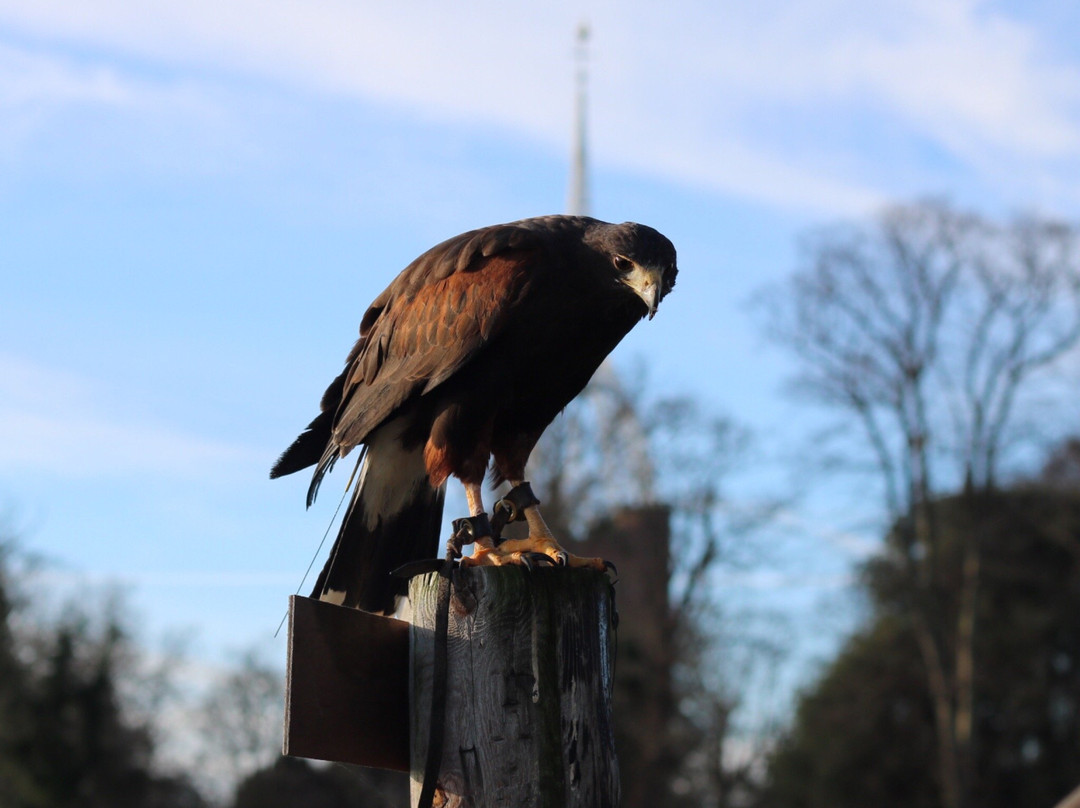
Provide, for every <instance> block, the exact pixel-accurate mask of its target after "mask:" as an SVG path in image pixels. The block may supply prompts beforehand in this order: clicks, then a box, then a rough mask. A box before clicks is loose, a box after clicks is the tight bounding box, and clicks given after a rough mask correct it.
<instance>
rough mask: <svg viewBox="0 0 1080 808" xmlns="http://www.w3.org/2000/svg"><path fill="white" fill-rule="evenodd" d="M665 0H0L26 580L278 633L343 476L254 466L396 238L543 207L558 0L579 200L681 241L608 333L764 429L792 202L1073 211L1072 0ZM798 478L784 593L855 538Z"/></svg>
mask: <svg viewBox="0 0 1080 808" xmlns="http://www.w3.org/2000/svg"><path fill="white" fill-rule="evenodd" d="M659 5H660V4H655V3H645V2H618V3H616V2H554V3H552V2H544V3H534V2H527V3H514V4H509V3H501V2H479V3H467V4H446V3H434V2H412V3H396V4H373V3H359V2H357V3H348V2H343V1H341V2H338V1H334V0H308V1H307V2H287V1H285V0H258V2H256V0H236V1H234V2H230V1H229V0H213V2H209V0H189V2H185V3H175V2H174V3H164V2H141V3H134V2H130V1H128V2H125V1H124V0H84V2H81V3H79V4H77V5H76V6H74V7H73V6H72V5H71V4H68V3H61V2H54V1H53V0H37V1H36V2H34V3H26V2H13V1H10V0H0V507H2V508H5V509H6V510H7V511H8V512H9V513H10V518H9V520H8V521H9V522H10V523H11V525H12V526H13V527H14V528H15V529H16V530H17V531H18V532H19V533H21V535H22V539H23V543H24V545H25V546H27V547H28V548H29V549H32V550H34V551H37V552H40V553H42V554H44V555H46V556H47V557H49V558H51V559H52V560H53V561H55V562H56V569H55V571H54V572H53V573H51V576H52V577H51V578H48V577H47V578H46V579H45V580H47V581H51V582H53V583H55V584H56V586H57V587H58V589H62V590H64V591H72V588H73V587H81V586H85V585H91V586H98V585H100V584H101V583H103V582H109V581H113V582H117V583H119V584H120V585H122V586H123V587H124V588H126V589H130V592H131V596H130V603H131V605H132V607H133V611H134V613H135V614H136V615H137V616H138V618H139V621H140V629H141V630H142V631H143V632H144V634H145V636H146V637H148V638H153V637H155V636H157V635H159V634H160V633H161V632H164V631H166V630H169V629H176V628H191V629H193V630H194V632H195V637H196V644H197V646H198V650H199V652H200V653H205V654H207V655H208V656H211V657H213V656H220V655H221V654H223V653H224V652H225V651H226V650H227V649H230V648H236V647H240V646H247V645H251V644H253V643H254V644H262V645H264V646H265V647H267V648H269V649H270V653H271V654H274V655H277V654H283V653H284V651H283V647H284V646H283V642H282V641H281V640H280V639H279V640H277V641H273V640H271V639H270V635H271V634H272V633H273V630H274V628H275V627H276V625H277V621H278V619H279V618H280V616H281V614H282V613H283V610H284V607H285V601H286V596H287V595H288V594H289V593H290V592H291V591H293V590H294V589H295V587H296V585H297V583H298V582H299V577H300V575H301V574H302V572H303V570H304V568H305V567H306V566H307V563H308V561H309V560H310V557H311V555H312V553H313V552H314V550H315V547H316V545H317V544H318V540H319V537H320V536H321V534H322V532H323V530H324V529H325V526H326V523H327V521H328V520H329V518H330V514H331V513H332V511H333V506H334V504H335V500H336V496H335V493H337V492H340V490H341V487H343V486H344V484H345V480H344V477H345V476H346V475H341V477H342V479H340V480H337V481H336V482H334V481H333V480H331V482H330V483H328V484H327V485H325V486H324V489H323V500H322V501H321V502H320V503H319V504H318V506H317V507H316V508H314V509H312V511H310V512H305V511H304V508H303V491H304V489H305V488H306V485H307V480H306V479H302V478H301V477H302V475H301V476H298V477H297V478H296V479H288V480H283V481H275V482H273V483H271V482H270V481H269V480H267V477H266V475H267V470H268V468H269V465H270V463H271V462H272V461H273V459H274V458H275V457H276V455H277V453H278V452H280V450H281V449H282V448H284V446H286V445H287V444H288V443H289V442H290V441H291V440H292V438H293V437H294V436H295V434H296V432H297V431H298V430H299V429H300V428H301V427H302V426H303V425H304V424H305V423H306V422H307V420H308V419H309V418H310V417H311V416H312V415H313V414H314V408H315V406H316V404H317V400H318V397H319V395H320V394H321V391H322V389H323V387H324V386H325V384H326V383H327V382H328V381H329V380H330V379H331V378H332V377H333V376H334V375H335V374H336V373H337V371H338V369H339V368H340V365H341V362H342V361H343V359H344V356H345V354H346V352H347V351H348V348H349V347H350V345H351V343H352V341H353V339H354V338H355V334H356V328H357V324H358V322H359V319H360V316H361V314H362V312H363V310H364V308H365V306H366V305H367V303H368V302H369V301H370V300H371V298H372V297H374V296H375V295H376V294H377V293H378V292H379V291H380V290H381V289H382V288H383V287H384V286H385V285H386V284H387V283H388V282H389V280H390V279H391V278H392V277H393V276H394V275H395V274H396V273H397V271H398V270H399V269H401V268H402V267H403V266H404V265H405V264H407V263H408V262H409V261H410V260H411V259H412V258H413V257H415V256H416V255H417V254H418V253H420V252H421V251H423V250H424V249H426V248H427V247H429V246H431V245H432V244H434V243H436V242H437V241H440V240H442V239H443V238H446V237H448V236H450V235H453V234H454V233H457V232H460V231H462V230H465V229H469V228H472V227H476V226H480V225H485V224H490V223H494V222H498V221H508V220H511V219H515V218H519V217H523V216H529V215H537V214H543V213H549V212H557V211H559V210H562V209H563V207H564V204H565V196H566V187H567V174H568V171H569V140H570V132H571V128H572V126H571V113H572V92H573V62H572V53H573V32H574V30H575V27H576V26H577V24H578V23H579V21H581V20H583V19H584V20H588V21H589V22H590V24H591V26H592V28H593V42H592V59H591V62H592V84H591V99H590V115H591V122H590V126H591V132H590V147H591V156H592V159H593V170H592V183H593V204H594V213H595V214H596V215H597V216H599V217H600V218H604V219H608V220H614V221H621V220H626V219H632V220H637V221H642V222H645V223H647V224H650V225H652V226H654V227H656V228H658V229H660V230H661V231H662V232H664V233H665V234H666V235H668V236H669V237H670V238H671V239H672V240H673V241H674V243H675V244H676V246H677V248H678V250H679V262H680V269H681V272H680V278H679V286H678V289H677V290H676V293H675V294H674V295H673V296H672V297H670V298H669V299H668V300H666V301H665V304H664V307H663V309H662V311H661V312H660V315H659V316H658V317H657V318H656V319H655V320H654V321H652V322H650V323H647V324H643V325H642V327H640V328H638V329H636V330H635V331H634V332H633V333H632V334H631V336H630V337H629V338H628V339H627V340H626V341H625V342H624V343H623V345H622V346H620V348H619V349H618V352H617V362H618V363H619V364H621V365H622V366H624V367H632V366H634V364H635V362H639V361H640V362H641V363H642V364H644V365H645V366H647V367H648V368H649V371H650V379H651V387H652V389H653V390H654V391H656V392H669V391H670V392H674V393H691V394H694V395H697V396H700V397H702V398H703V399H705V400H707V401H708V402H709V403H710V405H712V406H714V407H715V408H716V409H717V410H720V411H723V412H726V413H729V414H730V415H731V416H732V417H733V418H735V419H736V420H737V421H740V422H742V423H744V424H746V425H748V426H750V427H751V428H753V429H754V430H755V431H756V432H757V433H758V435H759V438H760V441H761V443H762V445H763V446H764V447H765V453H766V455H769V456H771V457H773V458H777V457H781V456H782V455H783V450H782V448H781V447H783V446H784V445H786V444H787V443H789V442H792V441H795V440H797V439H798V438H799V437H800V436H802V435H804V434H805V433H806V431H807V430H808V429H809V428H810V426H811V424H812V422H813V418H812V416H811V415H809V414H808V412H807V408H806V406H805V405H804V404H802V403H800V402H798V401H792V400H790V399H785V398H784V397H783V396H782V394H781V386H782V382H783V380H784V378H785V376H786V375H787V374H788V373H789V372H790V370H791V366H790V365H789V364H788V360H787V359H786V358H785V357H784V356H783V355H781V354H779V353H778V352H776V351H774V350H772V349H770V348H768V347H767V346H766V344H765V343H764V341H763V339H762V338H761V336H760V333H759V331H758V330H757V328H756V326H755V324H754V319H753V318H751V317H750V316H748V314H747V309H748V306H747V300H748V298H749V296H750V295H751V294H752V293H753V292H754V290H755V289H757V288H758V287H760V285H761V284H763V283H765V282H767V281H770V280H775V279H777V278H779V277H782V276H783V275H784V274H785V273H787V272H788V271H790V270H791V269H792V268H793V265H794V262H795V256H796V252H795V244H796V238H797V236H798V234H799V233H801V232H803V231H805V230H806V229H807V228H810V227H813V226H815V225H820V224H823V223H828V222H832V221H835V220H837V219H844V218H852V217H862V216H866V215H869V214H870V213H871V212H873V211H874V210H875V209H876V208H877V207H878V206H879V205H880V204H882V203H883V202H885V201H888V200H893V199H901V200H908V199H912V198H915V197H917V196H921V195H926V194H947V195H949V196H950V197H951V198H952V199H954V200H955V201H957V202H959V203H961V204H964V205H971V206H974V207H976V208H978V209H979V210H982V211H984V212H987V213H991V214H999V213H1003V212H1011V211H1014V210H1018V209H1035V210H1039V211H1043V212H1047V213H1055V214H1060V215H1064V216H1069V217H1075V216H1076V215H1077V214H1078V212H1080V52H1078V51H1077V46H1076V38H1075V36H1074V34H1075V31H1077V30H1078V25H1080V13H1078V12H1077V11H1075V10H1074V9H1073V8H1072V7H1071V6H1070V4H1067V3H1064V2H1042V3H1038V2H1036V3H1025V4H1023V5H1020V4H1010V3H980V2H952V1H950V0H935V2H929V1H928V0H917V1H916V2H885V3H877V4H873V6H872V7H868V6H866V5H865V4H863V3H857V2H854V0H831V1H828V0H815V1H814V2H805V3H779V2H766V3H756V4H745V3H728V2H720V3H718V2H673V3H666V4H663V8H662V9H661V8H660V7H659ZM751 6H752V7H751ZM790 474H791V471H790V469H787V468H784V467H782V464H781V463H779V462H775V461H774V462H773V463H772V465H769V463H768V462H765V463H764V464H763V465H762V466H761V470H759V471H758V473H756V475H755V482H754V484H753V485H752V486H749V487H748V491H751V493H748V494H747V495H748V496H753V495H757V494H759V493H765V492H766V489H768V488H769V486H775V487H776V488H777V489H778V490H781V491H782V490H783V489H785V488H786V487H787V486H788V484H789V482H790ZM335 476H336V475H335ZM541 496H542V494H541ZM800 508H801V509H803V510H801V511H799V510H797V511H793V512H792V513H791V514H790V515H789V517H788V518H789V519H790V520H791V521H790V522H788V523H787V524H790V525H791V526H792V531H791V532H792V534H793V535H795V534H798V536H799V538H798V539H793V541H795V542H796V544H797V545H798V550H799V551H800V552H802V553H803V554H804V557H805V555H806V554H812V555H815V556H817V557H818V561H817V562H815V563H816V566H815V570H816V571H815V572H814V574H813V575H810V576H806V575H801V576H800V577H799V578H798V580H797V583H798V584H799V585H800V586H801V587H802V588H803V590H805V598H803V600H801V601H800V603H801V602H807V603H808V602H810V601H811V600H812V598H814V597H817V596H818V595H820V594H821V592H822V591H825V592H828V591H829V590H830V587H834V586H835V583H836V581H838V580H842V578H843V575H844V572H845V570H846V569H847V564H848V563H849V562H850V561H851V560H852V558H854V557H858V556H859V555H860V554H861V553H863V552H865V548H866V546H867V544H866V542H865V541H860V540H859V536H858V535H855V536H852V535H851V534H850V533H849V531H850V530H851V529H852V527H853V525H852V523H851V520H850V519H848V518H846V517H845V516H844V515H840V514H836V515H834V521H832V522H828V523H825V524H823V525H822V526H821V528H820V529H818V530H815V531H807V530H805V523H806V522H807V521H808V518H807V516H806V515H807V514H809V513H814V519H820V516H821V514H820V512H819V511H816V510H815V507H814V503H813V500H812V499H811V500H810V501H807V502H804V503H803V504H801V505H800ZM868 535H869V534H868ZM743 583H744V584H753V585H756V586H758V587H759V588H764V589H766V590H768V589H770V588H781V587H785V586H786V587H788V588H791V586H792V584H793V580H792V578H791V577H790V576H788V577H784V576H783V574H781V575H780V577H779V578H776V577H775V574H774V577H772V578H769V577H762V578H759V579H757V580H756V581H744V582H743ZM733 585H734V586H738V585H740V584H739V581H738V580H735V581H734V582H733Z"/></svg>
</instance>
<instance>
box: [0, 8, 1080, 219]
mask: <svg viewBox="0 0 1080 808" xmlns="http://www.w3.org/2000/svg"><path fill="white" fill-rule="evenodd" d="M582 13H583V7H582V5H581V4H579V3H570V2H569V1H568V0H566V1H565V2H559V3H554V4H552V3H530V4H506V3H498V2H494V0H488V1H487V2H479V3H473V4H470V5H469V6H468V7H463V6H461V5H457V4H446V3H435V2H417V3H399V4H378V5H375V4H370V3H369V4H356V3H346V2H344V1H343V0H320V1H319V2H314V1H312V2H299V0H232V1H231V2H220V0H216V1H215V2H210V0H192V2H188V3H171V2H165V1H164V0H159V2H146V3H138V4H132V3H128V2H124V0H87V2H83V3H79V4H76V5H75V6H72V5H71V4H69V3H63V2H60V0H37V2H34V3H25V2H17V0H0V21H3V22H6V23H7V24H8V25H9V26H10V27H11V28H13V29H15V30H19V31H22V32H24V33H25V34H27V35H30V36H36V37H40V38H42V39H43V40H45V41H48V42H51V43H54V44H56V43H64V42H75V43H79V44H90V45H92V46H93V48H96V49H98V53H99V54H101V58H107V57H106V54H109V53H113V52H116V53H120V54H122V55H124V56H125V58H128V59H135V60H142V61H143V62H145V63H147V64H153V65H160V64H167V65H170V66H172V67H173V68H175V69H178V70H180V71H183V70H185V69H194V70H195V71H196V72H197V71H205V70H206V69H208V68H209V69H211V70H225V71H232V72H239V73H243V74H247V75H254V76H259V77H267V78H270V79H272V80H274V81H281V82H286V83H288V84H291V85H294V86H303V87H308V88H313V89H315V90H317V91H319V92H329V93H340V94H345V95H353V96H358V97H362V98H365V99H370V100H375V101H378V102H383V103H389V104H392V105H396V106H399V107H402V108H406V109H409V110H412V111H414V112H416V113H418V114H420V115H423V116H428V117H430V118H432V119H436V120H440V121H453V122H468V123H475V124H481V125H496V126H502V127H505V128H507V129H508V130H511V131H515V132H517V133H519V134H523V135H526V136H529V137H533V138H537V139H540V140H541V141H546V142H548V143H550V144H551V145H552V146H553V147H557V148H560V149H561V148H564V145H565V142H566V140H567V136H568V131H569V116H570V104H569V97H570V93H571V64H570V53H571V42H570V36H571V33H572V31H573V29H574V25H575V24H576V22H577V21H578V19H579V17H580V16H581V15H582ZM584 13H585V14H587V16H588V17H589V18H590V19H591V21H592V23H593V25H594V30H595V31H596V35H595V43H594V48H593V61H594V76H595V81H594V84H595V87H594V124H595V126H594V131H595V138H594V142H595V143H596V144H598V146H597V149H596V153H597V157H598V159H599V160H601V161H606V162H608V163H609V164H616V165H619V166H622V167H625V168H629V169H632V170H635V171H640V172H643V173H646V174H651V175H660V176H664V177H668V178H675V179H677V180H678V181H680V182H688V183H692V184H696V185H699V186H702V187H705V188H711V189H716V190H721V191H725V192H730V193H734V194H738V195H740V196H747V197H751V198H756V199H759V200H762V201H765V202H768V203H773V204H781V205H788V206H796V207H799V208H807V207H810V208H817V209H826V210H830V211H852V210H861V209H865V208H866V207H867V206H871V205H875V204H877V203H878V202H879V201H880V200H881V199H882V198H883V197H884V196H889V195H895V194H896V193H898V192H899V193H905V194H907V193H912V192H913V191H916V190H924V191H925V190H935V191H936V190H940V189H937V188H931V189H926V188H923V189H912V188H897V187H893V186H892V185H890V183H893V184H895V180H894V179H891V178H893V177H894V176H895V175H896V174H901V175H903V174H908V175H910V174H913V173H914V174H916V175H919V176H921V174H920V170H919V169H920V167H919V166H912V167H911V169H910V170H908V171H904V170H903V169H902V168H901V169H900V170H898V169H897V167H895V166H890V165H882V163H884V162H886V161H888V160H890V159H892V158H891V156H890V154H889V153H888V152H887V151H883V147H882V144H880V143H867V142H861V141H860V140H859V135H858V133H857V132H856V133H855V134H851V133H850V132H848V130H852V129H855V130H857V129H858V128H859V126H860V125H861V122H864V121H868V120H876V121H878V122H879V124H878V125H879V128H881V129H889V130H892V131H893V132H894V134H895V137H899V138H908V139H909V140H910V139H915V138H922V139H925V140H927V141H929V142H930V143H933V144H934V145H936V146H937V147H938V148H940V149H942V150H944V151H945V152H947V153H949V154H951V155H952V156H953V157H954V159H956V160H958V161H960V162H961V163H962V164H964V165H965V166H967V167H968V168H969V170H970V171H972V172H975V173H977V174H978V175H980V176H983V177H984V178H985V179H986V181H988V182H992V183H997V184H999V185H1002V186H1003V187H1005V188H1007V189H1011V190H1012V191H1014V192H1016V193H1024V192H1034V191H1036V190H1038V187H1037V183H1040V182H1044V181H1045V180H1046V178H1047V177H1048V176H1050V175H1054V174H1060V173H1061V165H1060V163H1061V162H1062V161H1066V162H1067V163H1068V168H1069V171H1071V172H1072V176H1064V177H1060V186H1061V187H1063V188H1065V187H1072V186H1074V185H1076V182H1075V180H1076V179H1077V178H1076V176H1075V174H1076V173H1077V171H1078V167H1077V165H1076V160H1075V152H1076V151H1077V146H1078V145H1080V123H1078V120H1077V110H1078V101H1080V69H1078V66H1077V65H1076V64H1057V63H1052V62H1051V61H1049V60H1048V59H1047V58H1046V57H1045V56H1044V49H1043V48H1042V47H1040V44H1041V43H1040V32H1039V31H1038V30H1036V29H1035V28H1034V27H1032V26H1029V25H1025V24H1022V23H1021V22H1019V21H1017V20H1014V19H1010V18H1008V17H1007V16H1005V15H1004V14H1002V13H1001V12H999V11H994V10H990V9H988V8H987V7H986V5H985V4H983V3H978V2H974V1H973V0H938V1H937V2H932V0H917V2H900V0H895V1H894V2H886V3H880V4H874V5H873V6H872V7H867V6H865V4H860V3H857V2H855V0H819V2H815V3H805V4H790V3H765V4H741V3H740V4H736V3H730V4H715V3H707V2H690V1H689V0H688V1H687V2H682V3H676V4H674V5H672V4H666V5H664V7H663V8H662V9H661V8H659V7H658V6H656V5H653V4H645V3H641V4H632V5H629V4H625V3H614V2H600V0H597V2H593V3H588V4H586V5H585V7H584ZM58 47H62V46H59V45H58ZM9 61H10V58H9ZM39 67H40V66H39ZM10 69H11V67H10V64H8V65H5V64H4V62H3V61H2V60H0V76H2V74H3V73H4V72H5V71H9V70H10ZM133 69H137V68H133ZM37 75H38V76H39V78H42V77H47V76H48V71H47V70H46V69H44V68H42V69H39V70H37ZM59 79H60V80H59V81H58V84H59V85H64V86H68V87H70V88H73V89H72V91H73V92H77V93H81V94H82V96H84V97H90V96H93V95H94V94H97V97H99V98H100V99H101V101H102V102H103V103H119V102H122V101H123V99H124V93H125V90H124V85H123V83H122V82H120V81H118V80H117V79H116V76H114V75H110V74H109V73H108V72H104V73H103V72H101V71H94V70H92V69H83V70H82V71H81V72H78V73H77V75H72V74H71V72H70V71H69V72H68V73H61V75H60V76H59ZM0 80H2V79H0ZM6 83H7V84H10V83H11V82H10V80H9V79H8V80H6ZM56 86H57V85H56V84H54V85H52V90H53V97H54V98H61V97H62V93H61V92H58V91H57V90H56ZM39 89H40V90H41V91H42V92H48V91H49V90H50V86H49V85H48V84H47V83H45V82H42V83H41V84H40V87H39ZM3 92H4V90H3V88H2V87H0V95H2V94H3ZM9 92H10V90H9ZM804 128H805V130H806V131H805V132H803V131H802V129H804ZM844 132H848V133H847V134H846V135H844V136H841V133H844ZM1048 161H1049V162H1052V163H1054V165H1053V166H1048V165H1047V162H1048ZM1018 169H1023V171H1018Z"/></svg>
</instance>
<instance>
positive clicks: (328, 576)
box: [312, 427, 445, 614]
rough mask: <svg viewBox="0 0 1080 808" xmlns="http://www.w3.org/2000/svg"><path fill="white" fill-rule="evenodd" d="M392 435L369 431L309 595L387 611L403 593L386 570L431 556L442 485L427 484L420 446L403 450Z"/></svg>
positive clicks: (435, 546) (439, 516) (435, 544)
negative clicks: (340, 516) (329, 547)
mask: <svg viewBox="0 0 1080 808" xmlns="http://www.w3.org/2000/svg"><path fill="white" fill-rule="evenodd" d="M398 437H399V435H398V434H397V433H396V430H394V429H393V428H390V429H386V428H385V427H383V428H380V429H379V430H377V432H376V433H374V434H373V436H372V440H371V441H370V442H369V444H368V447H367V455H366V457H365V458H364V464H363V469H362V470H361V473H360V479H359V481H358V482H357V484H356V490H355V492H354V494H353V499H352V502H351V503H350V504H349V510H348V512H347V513H346V514H345V518H344V519H343V520H342V523H341V528H340V529H339V531H338V536H337V540H336V541H335V542H334V547H333V549H332V550H331V551H330V557H329V558H328V559H327V561H326V565H325V566H324V567H323V570H322V572H321V573H320V574H319V577H318V580H317V581H316V583H315V590H314V592H313V593H312V597H315V598H319V599H321V600H327V601H331V602H333V603H338V604H341V605H343V606H350V607H356V608H360V609H363V610H365V611H370V612H383V613H386V614H389V613H391V612H393V611H394V607H395V599H396V598H397V597H398V596H400V595H402V594H404V592H405V583H404V582H399V581H395V580H394V579H393V578H392V577H391V576H390V573H391V572H392V571H393V570H395V569H397V568H398V567H400V566H401V565H402V564H405V563H407V562H409V561H416V560H418V559H422V558H432V557H434V556H435V555H436V554H437V552H438V544H439V531H440V529H441V526H442V512H443V499H444V494H445V487H444V486H439V487H438V488H434V487H432V485H431V483H430V482H429V481H428V476H427V470H426V468H425V467H424V462H423V452H422V449H421V448H419V447H418V448H417V449H415V450H412V451H407V450H404V449H402V447H401V445H400V443H399V441H398Z"/></svg>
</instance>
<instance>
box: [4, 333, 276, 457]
mask: <svg viewBox="0 0 1080 808" xmlns="http://www.w3.org/2000/svg"><path fill="white" fill-rule="evenodd" d="M109 400H110V397H109V396H108V395H107V394H106V393H105V392H103V391H102V390H100V389H99V388H98V387H97V386H95V385H94V384H93V383H91V382H89V381H87V380H85V379H82V378H79V377H76V376H73V375H70V374H67V373H64V372H62V371H57V370H53V369H50V368H44V367H41V366H39V365H36V364H33V363H31V362H28V361H25V360H22V359H20V358H18V357H13V356H8V355H4V354H2V353H0V465H2V466H3V467H4V468H5V470H6V471H8V472H41V471H45V472H48V473H51V474H55V475H57V476H60V477H71V476H76V477H86V476H91V475H97V476H105V477H109V476H117V475H130V474H139V473H152V474H156V475H164V476H168V477H171V476H186V475H195V474H198V475H205V474H206V473H207V470H208V469H226V470H227V469H234V468H235V467H236V466H237V465H238V464H241V463H246V462H250V461H256V462H258V461H260V460H262V457H261V455H260V454H259V453H257V452H254V451H250V450H248V449H246V448H244V447H240V446H233V445H228V444H223V443H218V442H215V441H213V440H209V439H206V438H202V437H199V436H197V435H191V434H187V433H185V432H183V431H182V430H179V429H176V428H174V427H170V426H168V425H165V424H159V423H155V422H153V421H151V420H147V419H144V418H141V417H139V416H137V415H130V414H126V413H122V412H121V411H119V410H117V409H116V408H112V407H110V406H109Z"/></svg>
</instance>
